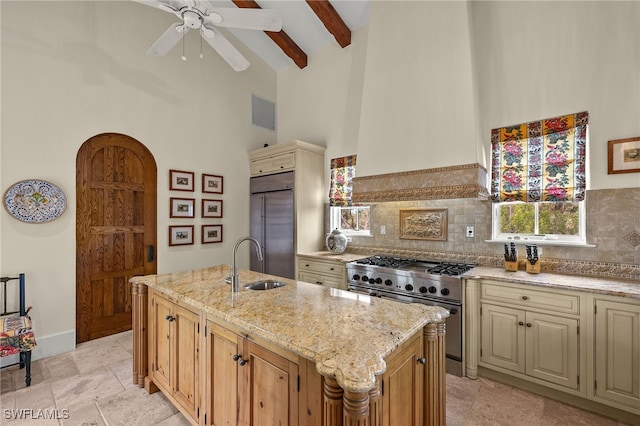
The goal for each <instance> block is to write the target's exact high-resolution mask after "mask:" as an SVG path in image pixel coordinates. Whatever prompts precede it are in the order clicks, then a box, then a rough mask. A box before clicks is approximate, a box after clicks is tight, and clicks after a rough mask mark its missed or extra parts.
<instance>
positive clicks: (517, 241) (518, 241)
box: [484, 238, 597, 248]
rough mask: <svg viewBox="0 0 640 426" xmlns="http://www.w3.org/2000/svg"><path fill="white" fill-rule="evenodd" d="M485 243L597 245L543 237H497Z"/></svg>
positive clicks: (566, 245)
mask: <svg viewBox="0 0 640 426" xmlns="http://www.w3.org/2000/svg"><path fill="white" fill-rule="evenodd" d="M484 242H485V243H496V244H505V243H514V244H515V245H525V244H535V245H538V246H559V247H582V248H585V247H586V248H588V247H597V246H596V245H595V244H587V243H583V242H580V241H558V240H543V239H535V238H531V239H527V238H520V239H514V238H499V239H495V240H485V241H484Z"/></svg>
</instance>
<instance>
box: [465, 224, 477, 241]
mask: <svg viewBox="0 0 640 426" xmlns="http://www.w3.org/2000/svg"><path fill="white" fill-rule="evenodd" d="M465 235H466V236H467V238H473V237H474V236H475V231H474V229H473V226H467V233H466V234H465Z"/></svg>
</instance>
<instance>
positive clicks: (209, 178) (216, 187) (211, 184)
mask: <svg viewBox="0 0 640 426" xmlns="http://www.w3.org/2000/svg"><path fill="white" fill-rule="evenodd" d="M202 192H208V193H211V194H222V176H216V175H205V174H204V173H203V174H202Z"/></svg>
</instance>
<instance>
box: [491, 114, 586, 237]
mask: <svg viewBox="0 0 640 426" xmlns="http://www.w3.org/2000/svg"><path fill="white" fill-rule="evenodd" d="M587 123H588V113H587V112H581V113H578V114H572V115H565V116H560V117H554V118H550V119H545V120H540V121H534V122H531V123H525V124H519V125H516V126H509V127H502V128H498V129H493V130H492V131H491V146H492V162H491V164H492V175H491V197H492V200H493V201H494V206H493V239H494V240H500V241H502V240H505V239H510V240H514V239H515V240H534V241H550V242H552V243H555V244H585V243H586V233H585V229H586V226H585V212H584V210H585V206H584V201H583V200H584V196H585V192H586V173H585V170H586V167H585V166H586V141H587Z"/></svg>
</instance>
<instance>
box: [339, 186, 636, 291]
mask: <svg viewBox="0 0 640 426" xmlns="http://www.w3.org/2000/svg"><path fill="white" fill-rule="evenodd" d="M371 208H372V211H371V218H372V220H371V223H372V234H373V236H372V237H353V239H352V242H351V243H350V244H349V248H348V251H349V252H354V253H362V254H373V253H386V254H395V255H398V256H410V257H423V258H426V257H429V258H435V259H438V260H444V259H447V260H456V261H462V262H474V263H477V264H480V265H485V266H497V267H499V266H502V260H503V257H502V253H503V245H502V244H499V243H489V242H487V240H489V239H490V238H491V202H490V201H485V200H477V199H472V198H460V199H445V200H427V201H398V202H380V203H375V204H371ZM405 208H429V209H431V208H447V210H448V238H447V241H424V240H405V239H400V238H399V229H398V228H399V224H400V221H399V210H400V209H405ZM586 210H587V242H588V243H589V244H594V245H595V247H553V246H542V247H541V251H542V254H541V258H542V268H543V271H546V272H558V273H570V274H581V275H582V274H584V275H593V276H605V277H607V276H608V277H617V278H622V279H636V280H640V188H627V189H601V190H590V191H587V198H586ZM382 225H384V226H385V228H386V234H385V235H381V234H380V226H382ZM467 226H473V227H474V231H475V236H474V237H472V238H469V237H467V236H466V227H467Z"/></svg>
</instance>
